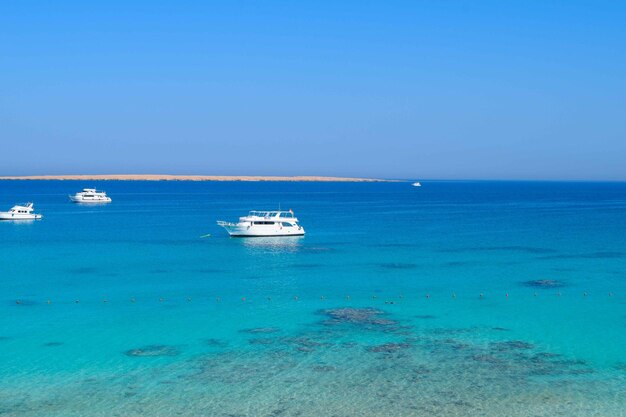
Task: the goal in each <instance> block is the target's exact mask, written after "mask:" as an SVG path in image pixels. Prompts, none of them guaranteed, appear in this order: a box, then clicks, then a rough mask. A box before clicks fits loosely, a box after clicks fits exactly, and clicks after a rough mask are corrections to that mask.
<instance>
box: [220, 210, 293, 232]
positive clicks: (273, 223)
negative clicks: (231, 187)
mask: <svg viewBox="0 0 626 417" xmlns="http://www.w3.org/2000/svg"><path fill="white" fill-rule="evenodd" d="M217 224H218V225H219V226H222V227H223V228H224V229H226V231H227V232H228V234H229V235H231V236H233V237H254V236H302V235H304V228H303V227H302V226H300V224H299V223H298V219H297V218H296V217H295V216H294V214H293V211H291V210H289V211H251V212H250V213H248V215H247V216H244V217H240V218H239V222H238V223H229V222H224V221H218V222H217Z"/></svg>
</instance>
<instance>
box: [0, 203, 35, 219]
mask: <svg viewBox="0 0 626 417" xmlns="http://www.w3.org/2000/svg"><path fill="white" fill-rule="evenodd" d="M34 210H35V209H34V208H33V203H25V204H22V205H20V204H18V205H16V206H13V207H12V208H11V210H9V211H1V212H0V220H38V219H41V218H42V217H43V216H42V215H41V214H35V213H33V211H34Z"/></svg>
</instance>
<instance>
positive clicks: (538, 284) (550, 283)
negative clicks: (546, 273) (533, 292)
mask: <svg viewBox="0 0 626 417" xmlns="http://www.w3.org/2000/svg"><path fill="white" fill-rule="evenodd" d="M522 284H523V285H524V286H526V287H531V288H562V287H564V286H565V284H564V283H563V282H562V281H559V280H556V279H535V280H532V281H524V282H523V283H522Z"/></svg>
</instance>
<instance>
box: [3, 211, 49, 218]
mask: <svg viewBox="0 0 626 417" xmlns="http://www.w3.org/2000/svg"><path fill="white" fill-rule="evenodd" d="M42 217H43V216H42V215H41V214H23V213H7V212H1V213H0V220H39V219H41V218H42Z"/></svg>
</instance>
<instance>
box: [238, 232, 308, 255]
mask: <svg viewBox="0 0 626 417" xmlns="http://www.w3.org/2000/svg"><path fill="white" fill-rule="evenodd" d="M240 241H241V243H242V244H243V246H244V247H246V248H249V249H253V250H263V251H270V252H277V253H278V252H298V251H299V250H300V248H302V243H303V241H304V236H283V237H254V238H249V239H240Z"/></svg>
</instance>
